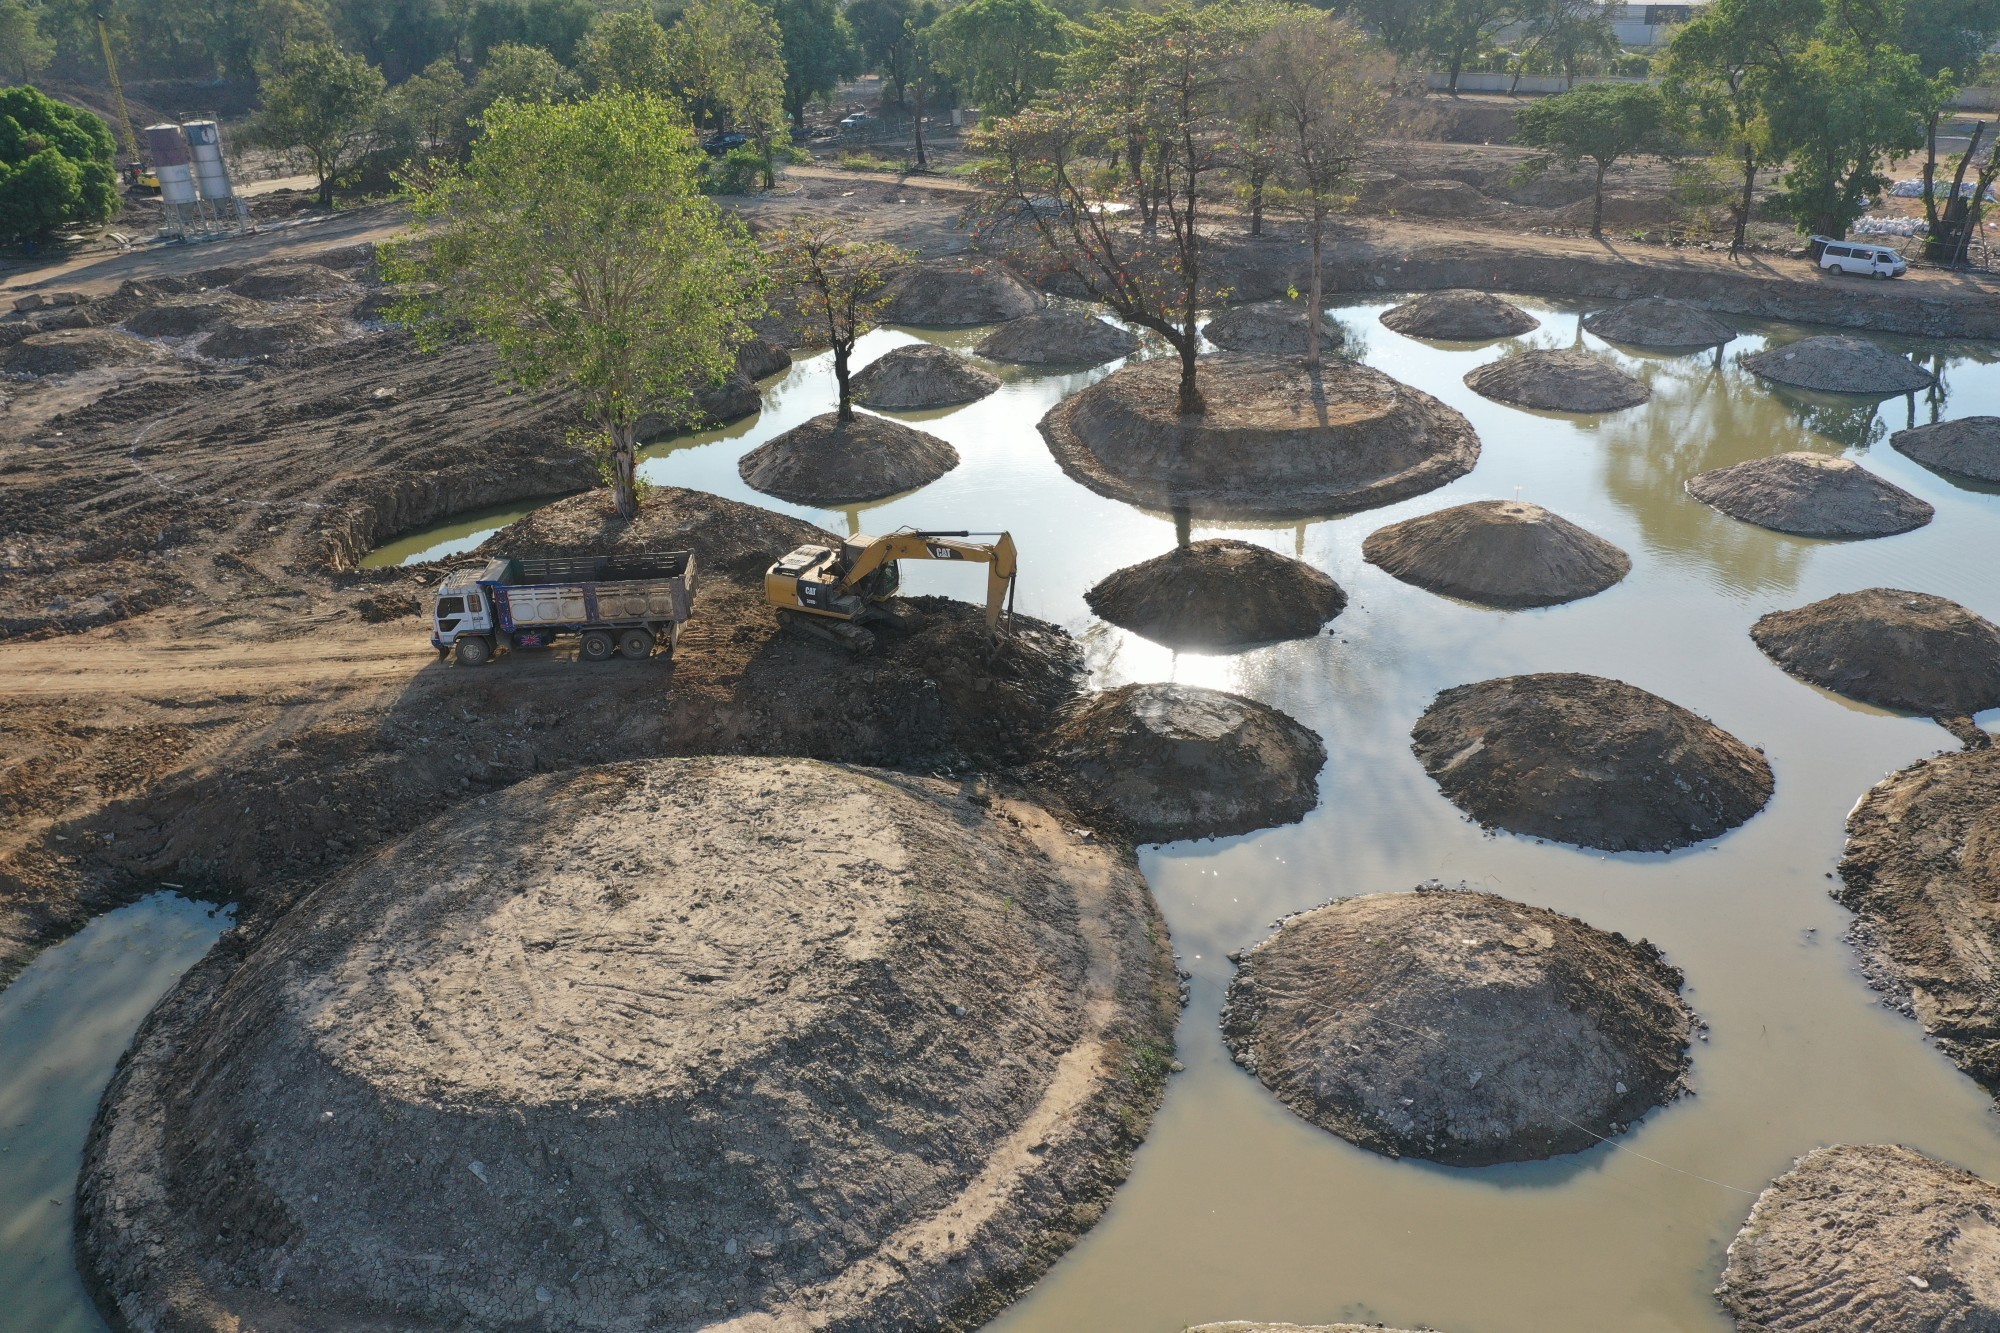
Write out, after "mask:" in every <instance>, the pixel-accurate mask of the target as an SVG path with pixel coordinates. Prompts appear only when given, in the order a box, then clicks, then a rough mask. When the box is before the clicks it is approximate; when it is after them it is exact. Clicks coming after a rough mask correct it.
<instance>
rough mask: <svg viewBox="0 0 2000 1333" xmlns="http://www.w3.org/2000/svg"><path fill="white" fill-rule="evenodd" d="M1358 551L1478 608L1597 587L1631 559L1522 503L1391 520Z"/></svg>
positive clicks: (1627, 568)
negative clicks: (1479, 606)
mask: <svg viewBox="0 0 2000 1333" xmlns="http://www.w3.org/2000/svg"><path fill="white" fill-rule="evenodd" d="M1361 554H1362V557H1363V558H1364V559H1366V560H1367V561H1368V563H1369V564H1371V565H1380V566H1381V567H1382V568H1383V569H1385V570H1387V571H1388V572H1389V573H1390V574H1393V575H1394V576H1395V577H1397V578H1399V579H1401V580H1402V581H1403V582H1405V583H1414V584H1416V585H1417V586H1418V587H1419V588H1428V589H1429V590H1430V591H1432V592H1435V593H1442V594H1444V595H1445V596H1447V597H1459V598H1463V599H1464V600H1466V601H1468V602H1479V603H1481V604H1483V605H1486V606H1501V607H1526V606H1554V605H1556V604H1557V603H1558V602H1573V601H1575V600H1576V599H1577V598H1579V597H1589V596H1591V595H1592V594H1594V593H1600V592H1603V591H1604V590H1605V589H1606V588H1608V587H1610V586H1611V585H1612V584H1614V583H1616V582H1618V580H1620V579H1622V578H1624V577H1625V575H1626V574H1628V573H1630V572H1631V569H1632V558H1631V557H1630V556H1628V555H1626V554H1625V552H1623V551H1621V550H1619V549H1618V548H1617V547H1616V546H1613V545H1612V544H1611V543H1610V542H1608V541H1606V540H1604V538H1602V537H1599V536H1597V535H1596V534H1595V533H1592V532H1588V531H1586V530H1584V529H1583V528H1580V527H1578V526H1577V525H1576V524H1574V523H1572V522H1570V521H1569V520H1568V519H1566V518H1564V517H1562V516H1561V515H1560V514H1552V513H1550V512H1549V511H1548V510H1546V509H1544V508H1542V507H1541V506H1540V505H1537V504H1529V503H1527V502H1526V501H1523V500H1475V501H1473V502H1472V503H1471V504H1462V505H1454V506H1453V507H1452V508H1450V509H1440V510H1439V511H1437V512H1436V513H1434V514H1420V515H1418V516H1417V517H1416V518H1411V519H1405V520H1404V521H1403V522H1401V523H1391V524H1390V525H1389V526H1388V527H1385V528H1379V529H1377V530H1376V531H1374V532H1372V533H1370V534H1369V535H1368V540H1367V541H1365V542H1363V543H1362V544H1361Z"/></svg>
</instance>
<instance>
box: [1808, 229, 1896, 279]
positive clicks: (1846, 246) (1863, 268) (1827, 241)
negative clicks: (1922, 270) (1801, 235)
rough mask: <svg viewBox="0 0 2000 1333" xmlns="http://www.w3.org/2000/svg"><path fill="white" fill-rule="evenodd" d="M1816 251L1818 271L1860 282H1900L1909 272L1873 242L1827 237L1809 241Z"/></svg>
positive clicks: (1894, 253) (1887, 248)
mask: <svg viewBox="0 0 2000 1333" xmlns="http://www.w3.org/2000/svg"><path fill="white" fill-rule="evenodd" d="M1812 243H1813V247H1814V248H1815V249H1816V250H1818V251H1819V266H1820V269H1821V270H1822V271H1825V272H1833V273H1853V274H1857V275H1859V276H1861V277H1864V278H1900V277H1902V276H1903V275H1904V274H1905V273H1907V272H1909V271H1910V265H1909V263H1908V261H1907V260H1905V259H1904V258H1903V256H1902V255H1900V254H1898V253H1897V252H1896V251H1894V250H1892V249H1890V248H1889V247H1888V246H1886V245H1877V244H1875V243H1874V242H1873V241H1836V240H1834V239H1833V238H1832V237H1829V236H1815V237H1813V238H1812Z"/></svg>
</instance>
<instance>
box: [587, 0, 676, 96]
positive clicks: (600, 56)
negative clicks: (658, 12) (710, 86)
mask: <svg viewBox="0 0 2000 1333" xmlns="http://www.w3.org/2000/svg"><path fill="white" fill-rule="evenodd" d="M577 61H578V63H579V64H580V65H581V66H582V67H583V73H584V77H585V78H587V79H588V80H589V81H590V86H591V88H592V89H593V90H594V91H596V92H601V93H603V92H628V93H654V94H658V95H666V94H669V93H671V92H673V91H674V57H673V46H672V43H670V42H669V41H668V40H667V30H666V29H665V28H662V27H661V26H660V24H659V21H658V20H657V19H655V18H654V17H653V16H652V15H651V14H647V13H642V12H640V11H638V10H626V11H624V12H622V13H617V14H608V15H606V16H605V17H604V18H602V19H600V20H598V23H597V26H596V27H594V28H592V29H591V30H590V35H589V36H588V37H586V38H584V39H583V46H582V47H581V49H580V50H579V52H578V56H577Z"/></svg>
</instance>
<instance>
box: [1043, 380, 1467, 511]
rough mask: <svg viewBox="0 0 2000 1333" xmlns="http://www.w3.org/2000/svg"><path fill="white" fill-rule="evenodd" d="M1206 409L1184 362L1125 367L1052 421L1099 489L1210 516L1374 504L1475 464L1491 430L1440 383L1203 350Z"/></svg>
mask: <svg viewBox="0 0 2000 1333" xmlns="http://www.w3.org/2000/svg"><path fill="white" fill-rule="evenodd" d="M1199 383H1200V385H1201V390H1202V393H1203V395H1204V396H1205V398H1206V400H1207V404H1208V410H1207V412H1205V413H1204V414H1202V415H1200V416H1195V417H1182V416H1180V415H1178V413H1177V411H1176V407H1177V398H1178V393H1179V385H1180V366H1179V363H1178V362H1177V361H1176V360H1175V359H1174V358H1171V357H1155V358H1153V359H1152V360H1149V361H1140V362H1136V363H1133V364H1130V365H1126V366H1124V367H1121V368H1120V369H1119V370H1117V371H1115V372H1113V373H1112V374H1111V375H1109V376H1107V377H1106V378H1104V379H1103V380H1101V381H1099V382H1098V383H1097V384H1094V385H1092V386H1091V387H1090V388H1088V389H1085V390H1084V391H1083V392H1081V393H1077V394H1072V395H1071V396H1070V397H1068V398H1066V399H1064V400H1063V401H1062V402H1060V403H1058V404H1057V405H1056V406H1055V407H1054V408H1052V409H1050V411H1049V413H1048V415H1047V416H1045V417H1043V418H1042V422H1041V430H1042V436H1043V438H1044V439H1046V440H1047V441H1048V443H1049V449H1050V451H1051V452H1052V453H1054V454H1055V457H1056V461H1057V462H1058V463H1059V464H1061V466H1062V469H1063V471H1064V472H1066V473H1068V474H1069V475H1070V476H1071V477H1072V478H1074V479H1075V480H1077V481H1079V482H1081V483H1082V484H1083V485H1085V486H1088V487H1090V489H1092V490H1094V491H1096V492H1097V493H1098V494H1100V495H1107V496H1110V497H1111V498H1112V499H1114V500H1123V501H1125V502H1127V503H1129V504H1137V505H1145V506H1148V507H1151V508H1155V509H1179V508H1187V509H1189V510H1192V511H1194V512H1197V513H1199V514H1201V515H1203V516H1207V517H1234V518H1299V517H1308V516H1317V515H1322V514H1331V513H1344V512H1349V511H1352V510H1356V509H1368V508H1372V507H1374V506H1376V505H1385V504H1390V503H1393V502H1394V501H1397V500H1403V499H1407V498H1408V497H1410V496H1412V495H1420V494H1422V493H1423V492H1425V491H1428V490H1432V489H1435V488H1436V487H1439V486H1442V485H1444V484H1445V483H1446V482H1448V481H1451V480H1454V479H1455V478H1457V477H1461V476H1463V475H1464V474H1465V473H1467V472H1469V471H1471V469H1472V465H1473V463H1474V462H1475V461H1476V460H1477V459H1478V457H1479V437H1478V436H1477V435H1476V434H1474V433H1473V430H1472V426H1471V423H1469V422H1468V421H1466V419H1465V418H1464V417H1463V416H1461V415H1460V414H1459V413H1457V412H1456V411H1453V410H1452V409H1451V408H1449V407H1447V406H1445V405H1444V404H1443V403H1441V402H1439V401H1438V400H1437V399H1435V398H1433V397H1431V396H1430V395H1429V394H1427V393H1423V392H1421V391H1419V390H1417V389H1413V388H1410V387H1409V386H1408V385H1405V384H1399V383H1398V382H1396V381H1395V380H1393V379H1390V378H1389V377H1388V376H1387V375H1384V374H1382V373H1381V372H1380V371H1378V370H1373V369H1371V368H1369V367H1367V366H1362V365H1356V364H1352V363H1348V362H1338V361H1336V362H1330V363H1329V364H1328V365H1327V366H1326V367H1325V368H1324V369H1323V370H1322V371H1321V372H1320V373H1319V374H1318V375H1314V374H1312V373H1310V372H1308V371H1307V370H1305V369H1304V368H1303V367H1302V366H1300V365H1299V364H1298V363H1297V362H1295V361H1279V360H1275V359H1272V358H1265V357H1253V356H1244V355H1240V354H1237V353H1233V352H1225V353H1220V354H1218V355H1215V356H1206V357H1203V358H1202V359H1201V363H1200V377H1199Z"/></svg>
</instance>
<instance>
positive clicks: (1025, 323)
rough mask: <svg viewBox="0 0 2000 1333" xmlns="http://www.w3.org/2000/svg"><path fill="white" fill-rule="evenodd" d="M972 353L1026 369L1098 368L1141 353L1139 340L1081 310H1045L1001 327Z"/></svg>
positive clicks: (982, 340)
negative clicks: (1051, 367) (1039, 367)
mask: <svg viewBox="0 0 2000 1333" xmlns="http://www.w3.org/2000/svg"><path fill="white" fill-rule="evenodd" d="M972 350H973V351H975V352H977V353H978V354H979V355H980V356H983V357H985V358H986V359H987V360H989V361H1009V362H1013V363H1014V364H1016V365H1023V366H1098V365H1102V364H1104V363H1105V362H1106V361H1115V360H1117V359H1118V358H1119V357H1121V356H1130V355H1131V354H1132V353H1134V352H1136V351H1138V350H1139V340H1138V338H1136V337H1135V336H1133V335H1132V334H1131V333H1130V332H1128V331H1126V330H1125V329H1121V328H1119V327H1118V326H1117V325H1116V324H1107V323H1105V322H1104V321H1103V320H1101V319H1098V318H1097V317H1096V316H1095V315H1087V314H1085V313H1083V312H1082V311H1080V310H1041V311H1037V312H1036V313H1034V314H1032V315H1024V316H1022V317H1021V318H1020V319H1017V320H1014V321H1012V322H1011V323H1007V324H1003V325H1001V326H1000V327H999V328H997V329H995V330H993V332H991V333H989V334H987V335H986V336H985V337H984V338H983V339H981V340H980V343H979V346H977V347H975V348H973V349H972Z"/></svg>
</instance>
